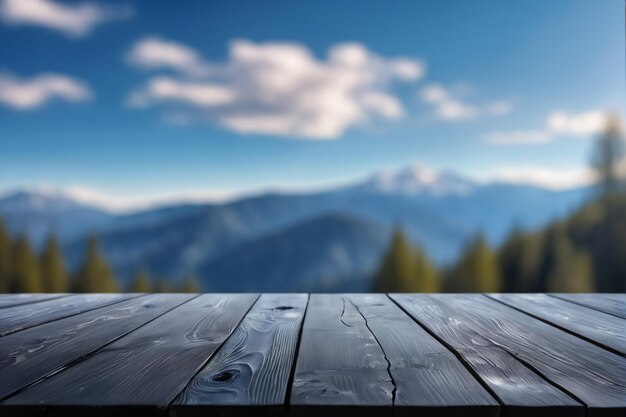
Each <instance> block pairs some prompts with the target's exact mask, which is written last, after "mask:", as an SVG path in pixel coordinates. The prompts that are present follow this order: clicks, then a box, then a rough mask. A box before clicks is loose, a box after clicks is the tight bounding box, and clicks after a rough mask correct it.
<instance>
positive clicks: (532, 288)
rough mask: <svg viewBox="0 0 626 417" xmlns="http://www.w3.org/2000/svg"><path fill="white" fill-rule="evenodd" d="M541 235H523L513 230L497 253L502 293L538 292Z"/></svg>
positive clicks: (517, 230)
mask: <svg viewBox="0 0 626 417" xmlns="http://www.w3.org/2000/svg"><path fill="white" fill-rule="evenodd" d="M542 244H543V243H542V234H541V233H532V234H524V233H522V232H521V231H520V230H519V229H513V231H512V232H511V233H510V234H509V236H508V237H507V239H506V240H505V241H504V243H503V244H502V246H501V247H500V249H499V251H498V264H499V268H500V272H501V276H502V291H504V292H536V291H539V290H538V289H537V288H538V279H537V276H538V274H539V264H540V260H541V251H542Z"/></svg>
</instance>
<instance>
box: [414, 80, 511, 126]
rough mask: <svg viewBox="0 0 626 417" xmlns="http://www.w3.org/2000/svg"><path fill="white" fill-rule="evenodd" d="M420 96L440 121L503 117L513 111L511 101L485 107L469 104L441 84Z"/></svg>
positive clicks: (426, 90)
mask: <svg viewBox="0 0 626 417" xmlns="http://www.w3.org/2000/svg"><path fill="white" fill-rule="evenodd" d="M418 96H419V97H420V98H421V99H422V101H423V102H424V103H426V104H429V105H431V106H432V107H433V108H434V111H435V115H436V116H437V118H439V119H440V120H445V121H463V120H475V119H478V118H481V117H488V116H501V115H505V114H507V113H509V112H510V111H511V110H512V109H513V104H512V103H511V102H509V101H505V100H501V101H494V102H492V103H488V104H485V105H476V104H470V103H467V102H465V101H463V100H461V98H460V97H459V96H458V95H456V94H453V93H452V91H450V90H449V89H446V88H445V87H443V86H442V85H440V84H430V85H427V86H425V87H424V88H422V89H421V90H420V92H419V93H418Z"/></svg>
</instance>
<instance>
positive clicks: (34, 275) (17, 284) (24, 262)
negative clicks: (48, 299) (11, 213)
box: [9, 236, 43, 293]
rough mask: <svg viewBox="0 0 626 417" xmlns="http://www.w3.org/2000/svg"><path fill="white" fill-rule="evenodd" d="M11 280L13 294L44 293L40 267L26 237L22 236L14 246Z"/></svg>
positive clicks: (10, 286)
mask: <svg viewBox="0 0 626 417" xmlns="http://www.w3.org/2000/svg"><path fill="white" fill-rule="evenodd" d="M12 258H13V259H12V262H11V278H10V284H9V288H10V289H11V291H12V292H18V293H19V292H24V293H33V292H34V293H37V292H42V291H43V285H42V282H41V276H40V274H39V265H38V262H37V257H36V256H35V253H34V252H33V249H32V248H31V246H30V243H28V239H27V238H26V236H21V237H20V238H19V239H17V241H16V242H15V244H14V245H13V254H12Z"/></svg>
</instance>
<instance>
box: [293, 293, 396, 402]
mask: <svg viewBox="0 0 626 417" xmlns="http://www.w3.org/2000/svg"><path fill="white" fill-rule="evenodd" d="M388 368H389V363H388V362H387V359H386V358H385V354H384V352H383V351H382V349H381V348H380V346H379V344H378V342H377V341H376V338H375V337H374V335H373V334H372V332H371V331H370V330H369V329H368V328H367V324H366V322H365V319H364V318H363V316H362V315H361V314H360V313H359V311H358V310H357V308H356V306H355V305H354V304H353V303H352V302H350V299H349V298H348V296H346V295H339V294H333V295H322V294H312V295H311V297H310V299H309V306H308V310H307V315H306V318H305V320H304V327H303V329H302V338H301V341H300V352H299V354H298V359H297V363H296V371H295V375H294V380H293V386H292V390H291V404H292V405H343V406H345V405H369V406H384V407H391V406H392V405H393V396H394V389H395V386H394V385H393V381H392V378H391V375H390V373H389V369H388Z"/></svg>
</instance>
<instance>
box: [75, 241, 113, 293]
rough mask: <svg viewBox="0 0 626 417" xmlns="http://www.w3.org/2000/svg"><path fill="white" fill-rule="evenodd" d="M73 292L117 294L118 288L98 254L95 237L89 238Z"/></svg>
mask: <svg viewBox="0 0 626 417" xmlns="http://www.w3.org/2000/svg"><path fill="white" fill-rule="evenodd" d="M74 291H75V292H86V293H93V292H117V291H118V286H117V282H116V280H115V277H114V276H113V272H112V271H111V268H110V267H109V265H108V263H107V261H106V259H104V257H103V256H102V254H101V253H100V248H99V243H98V238H97V237H96V235H92V236H90V237H89V240H88V242H87V252H86V254H85V261H84V262H83V265H82V266H81V268H80V269H79V271H78V274H77V276H76V279H75V281H74Z"/></svg>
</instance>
